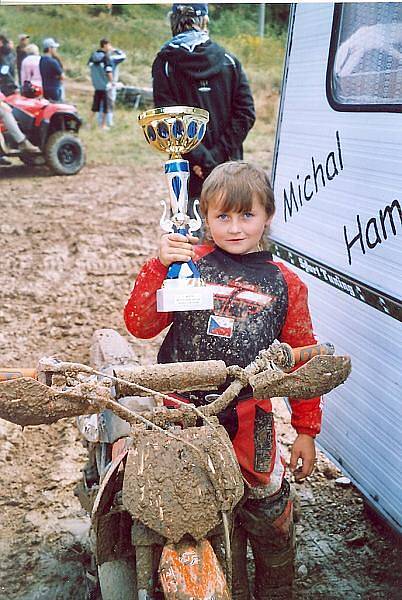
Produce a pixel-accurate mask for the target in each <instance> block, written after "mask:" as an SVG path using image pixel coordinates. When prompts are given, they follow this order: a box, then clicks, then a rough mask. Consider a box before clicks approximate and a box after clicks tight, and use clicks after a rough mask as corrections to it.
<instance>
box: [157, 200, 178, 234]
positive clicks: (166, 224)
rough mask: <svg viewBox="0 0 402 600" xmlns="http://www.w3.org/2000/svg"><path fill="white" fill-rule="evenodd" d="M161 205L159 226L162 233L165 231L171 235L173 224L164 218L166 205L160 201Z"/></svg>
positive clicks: (163, 201)
mask: <svg viewBox="0 0 402 600" xmlns="http://www.w3.org/2000/svg"><path fill="white" fill-rule="evenodd" d="M161 204H162V206H163V213H162V216H161V218H160V221H159V225H160V226H161V228H162V229H163V231H166V232H167V233H173V231H174V227H173V222H172V221H171V220H170V219H167V218H166V213H167V203H166V202H165V200H161Z"/></svg>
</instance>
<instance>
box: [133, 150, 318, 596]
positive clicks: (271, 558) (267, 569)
mask: <svg viewBox="0 0 402 600" xmlns="http://www.w3.org/2000/svg"><path fill="white" fill-rule="evenodd" d="M200 206H201V212H202V214H203V216H204V218H205V224H206V230H205V239H204V242H203V243H202V244H200V245H196V243H197V242H198V240H197V238H194V237H193V236H190V235H188V236H187V237H184V236H182V235H179V234H176V233H169V234H163V235H162V237H161V240H160V244H159V254H158V258H153V259H151V260H149V261H148V262H147V263H146V264H145V265H144V267H143V268H142V270H141V272H140V274H139V275H138V277H137V280H136V283H135V286H134V289H133V291H132V293H131V297H130V299H129V300H128V302H127V304H126V306H125V310H124V317H125V322H126V325H127V328H128V330H129V331H130V333H132V334H133V335H134V336H136V337H138V338H145V339H147V338H152V337H154V336H156V335H157V334H158V333H160V332H161V331H162V330H164V329H165V328H166V327H169V326H170V328H169V331H168V333H167V335H166V337H165V339H164V341H163V343H162V345H161V348H160V350H159V353H158V362H160V363H168V362H181V361H194V360H208V359H216V360H223V361H225V363H226V364H227V365H240V366H242V367H245V366H246V365H247V364H249V363H250V362H251V361H252V360H253V359H254V358H255V356H256V355H257V354H258V352H259V351H260V350H261V349H263V348H267V347H268V346H269V345H270V344H271V343H272V342H273V341H274V340H275V339H279V340H280V341H282V342H287V343H288V344H290V345H291V346H292V347H297V346H305V345H308V344H314V343H316V340H315V337H314V335H313V331H312V325H311V318H310V314H309V310H308V305H307V288H306V286H305V284H304V283H303V282H302V281H301V280H300V279H299V278H298V276H297V275H296V274H295V273H293V272H292V271H291V270H289V269H288V268H287V267H286V266H285V265H284V264H282V263H276V262H274V261H273V258H272V255H271V253H270V252H268V251H266V250H264V249H263V238H264V234H265V233H266V231H267V230H268V228H269V225H270V223H271V220H272V218H273V215H274V212H275V204H274V196H273V192H272V188H271V185H270V182H269V179H268V177H267V175H266V173H265V171H263V170H262V169H260V168H259V167H256V166H253V165H251V164H248V163H245V162H228V163H223V164H221V165H219V166H218V167H216V168H215V169H214V170H213V171H212V173H211V174H210V175H209V176H208V177H207V179H206V180H205V182H204V185H203V188H202V193H201V205H200ZM190 259H193V260H194V261H195V262H196V263H197V266H198V268H199V270H200V273H201V276H202V278H203V280H204V281H205V283H206V284H207V285H211V286H213V290H214V308H213V310H212V311H188V312H186V311H183V312H175V313H158V312H157V311H156V290H158V289H159V288H160V287H161V286H162V283H163V280H164V278H165V276H166V273H167V269H168V267H169V265H170V264H172V263H173V262H175V261H188V260H190ZM222 391H223V390H222V389H220V390H218V392H222ZM206 393H210V392H195V393H194V392H191V398H189V400H190V401H191V402H193V403H194V404H196V405H202V404H203V403H204V396H205V394H206ZM183 396H184V398H185V395H183ZM290 404H291V407H292V425H293V427H294V428H295V429H296V431H297V437H296V440H295V442H294V444H293V447H292V452H291V460H290V468H291V470H292V471H295V475H296V477H297V478H300V479H301V478H304V477H307V476H308V475H310V474H311V473H312V471H313V467H314V461H315V443H314V438H315V436H316V434H317V433H319V431H320V423H321V410H320V399H319V398H314V399H310V400H303V399H297V400H296V399H290ZM220 421H221V423H222V425H223V426H224V427H225V428H226V430H227V432H228V434H229V436H230V438H231V441H232V444H233V447H234V450H235V452H236V456H237V459H238V461H239V464H240V468H241V470H242V473H243V476H244V479H245V481H246V482H247V484H248V486H247V491H246V500H245V503H244V504H243V505H242V507H241V509H240V510H239V511H238V517H237V522H236V525H235V530H234V538H233V542H232V549H233V561H234V565H233V596H232V597H233V599H234V600H248V599H249V598H250V597H251V596H250V591H249V585H248V579H247V570H246V550H247V538H248V539H249V540H250V543H251V546H252V549H253V555H254V560H255V567H256V575H255V589H254V597H255V599H256V600H266V599H268V598H273V597H275V595H276V594H279V595H280V597H283V594H285V597H287V598H289V597H290V595H291V589H292V586H293V578H294V558H295V540H294V531H293V516H292V503H291V500H290V498H289V492H290V486H289V483H288V481H287V480H286V479H285V478H284V475H285V462H284V460H283V458H282V456H281V454H280V449H279V444H278V440H277V436H276V432H275V424H274V418H273V414H272V405H271V401H270V399H269V398H266V399H263V400H256V399H255V398H253V397H252V389H251V388H246V389H244V390H243V391H242V393H241V395H240V396H239V397H238V398H237V402H236V406H235V407H230V408H229V409H227V410H226V411H225V412H224V413H223V414H221V415H220ZM299 459H300V460H301V467H299V468H298V469H297V465H298V462H299ZM289 594H290V595H289Z"/></svg>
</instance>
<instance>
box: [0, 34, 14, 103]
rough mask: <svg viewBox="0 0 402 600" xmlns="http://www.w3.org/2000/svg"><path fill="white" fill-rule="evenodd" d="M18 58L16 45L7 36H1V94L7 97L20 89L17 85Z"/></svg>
mask: <svg viewBox="0 0 402 600" xmlns="http://www.w3.org/2000/svg"><path fill="white" fill-rule="evenodd" d="M15 62H16V56H15V51H14V45H13V43H12V41H11V40H9V39H7V38H6V36H5V35H0V92H2V93H3V94H4V95H5V96H10V95H11V94H14V92H15V90H16V89H17V88H18V86H17V84H16V83H15Z"/></svg>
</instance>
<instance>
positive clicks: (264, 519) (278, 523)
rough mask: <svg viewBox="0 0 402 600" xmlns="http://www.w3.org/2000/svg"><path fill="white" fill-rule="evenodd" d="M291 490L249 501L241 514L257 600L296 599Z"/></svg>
mask: <svg viewBox="0 0 402 600" xmlns="http://www.w3.org/2000/svg"><path fill="white" fill-rule="evenodd" d="M289 492H290V487H289V484H288V482H287V481H286V480H284V482H283V484H282V487H281V489H280V490H279V492H277V493H276V494H275V495H274V496H268V497H266V498H261V499H252V498H249V499H248V500H247V501H246V502H245V504H244V505H243V506H242V507H241V509H240V511H239V519H240V521H241V523H242V525H243V527H244V529H245V530H246V532H247V534H248V539H249V540H250V543H251V547H252V549H253V555H254V563H255V584H254V598H255V600H274V599H275V600H291V599H292V598H293V582H294V560H295V537H294V525H293V507H292V502H291V500H290V498H289V495H290V494H289Z"/></svg>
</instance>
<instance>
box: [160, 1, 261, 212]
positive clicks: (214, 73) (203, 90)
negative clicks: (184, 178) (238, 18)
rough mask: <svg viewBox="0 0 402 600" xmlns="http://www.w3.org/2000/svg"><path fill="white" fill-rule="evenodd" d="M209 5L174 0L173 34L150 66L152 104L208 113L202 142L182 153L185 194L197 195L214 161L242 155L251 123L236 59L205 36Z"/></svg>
mask: <svg viewBox="0 0 402 600" xmlns="http://www.w3.org/2000/svg"><path fill="white" fill-rule="evenodd" d="M208 22H209V21H208V5H207V4H173V7H172V10H171V12H170V25H171V30H172V34H173V38H172V39H171V40H170V41H168V42H167V43H165V44H164V45H163V46H162V48H161V50H160V51H159V53H158V54H157V56H156V58H155V60H154V63H153V65H152V77H153V95H154V103H155V106H156V107H161V106H175V105H182V106H183V105H185V106H195V107H199V108H204V109H206V110H208V112H209V123H208V126H207V131H206V134H205V137H204V139H203V142H202V143H201V144H200V145H199V146H198V147H197V148H196V149H195V150H193V151H192V152H190V153H189V154H187V155H186V156H185V158H186V159H188V160H189V162H190V170H191V174H190V182H189V196H190V203H189V206H191V204H192V202H191V200H193V199H195V198H199V196H200V192H201V186H202V183H203V181H204V179H205V178H206V177H207V176H208V175H209V173H210V172H211V171H212V170H213V169H214V167H216V166H217V165H218V164H220V163H222V162H225V161H228V160H241V159H242V158H243V147H242V144H243V141H244V140H245V138H246V136H247V133H248V132H249V130H250V129H251V127H252V126H253V124H254V122H255V108H254V101H253V96H252V93H251V90H250V86H249V84H248V81H247V77H246V75H245V73H244V71H243V69H242V66H241V64H240V61H239V60H238V59H237V58H236V57H235V56H233V55H232V54H229V53H228V52H226V50H225V49H224V48H222V47H221V46H219V45H218V44H216V43H215V42H213V41H212V40H211V39H210V38H209V34H208V29H207V28H208Z"/></svg>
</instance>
